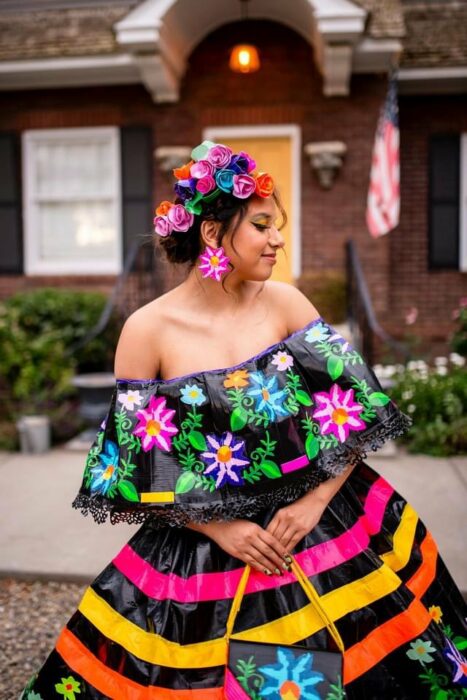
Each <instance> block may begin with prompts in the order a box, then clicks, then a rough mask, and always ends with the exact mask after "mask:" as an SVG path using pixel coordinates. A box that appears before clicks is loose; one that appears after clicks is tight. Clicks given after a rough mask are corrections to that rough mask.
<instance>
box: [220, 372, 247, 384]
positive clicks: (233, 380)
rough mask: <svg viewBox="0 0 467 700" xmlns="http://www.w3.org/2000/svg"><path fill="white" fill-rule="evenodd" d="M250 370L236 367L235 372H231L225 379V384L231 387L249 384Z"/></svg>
mask: <svg viewBox="0 0 467 700" xmlns="http://www.w3.org/2000/svg"><path fill="white" fill-rule="evenodd" d="M247 377H248V371H247V370H246V369H236V370H235V372H230V374H228V375H227V379H224V386H225V387H226V388H227V389H229V388H231V387H240V386H248V380H247Z"/></svg>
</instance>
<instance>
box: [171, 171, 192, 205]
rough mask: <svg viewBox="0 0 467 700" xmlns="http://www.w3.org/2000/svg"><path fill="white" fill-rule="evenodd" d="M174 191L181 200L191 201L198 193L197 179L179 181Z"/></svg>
mask: <svg viewBox="0 0 467 700" xmlns="http://www.w3.org/2000/svg"><path fill="white" fill-rule="evenodd" d="M174 190H175V192H176V193H177V195H178V196H179V197H180V198H181V199H183V200H186V199H191V198H192V197H193V195H194V194H195V192H196V180H195V178H194V177H190V178H189V179H188V180H179V181H178V182H177V183H176V185H175V187H174Z"/></svg>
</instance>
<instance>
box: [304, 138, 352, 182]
mask: <svg viewBox="0 0 467 700" xmlns="http://www.w3.org/2000/svg"><path fill="white" fill-rule="evenodd" d="M304 151H305V153H306V155H307V156H308V157H309V159H310V166H311V169H312V170H313V171H314V172H315V174H316V177H317V178H318V182H319V184H320V185H321V187H322V188H323V189H324V190H329V189H330V188H331V187H332V185H333V184H334V180H335V178H336V175H337V173H338V171H339V170H340V169H341V168H342V165H343V162H344V155H345V154H346V153H347V146H346V145H345V143H344V142H343V141H315V142H314V143H307V144H305V148H304Z"/></svg>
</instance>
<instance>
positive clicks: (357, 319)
mask: <svg viewBox="0 0 467 700" xmlns="http://www.w3.org/2000/svg"><path fill="white" fill-rule="evenodd" d="M345 245H346V280H347V319H348V323H349V326H350V331H351V333H352V338H353V342H354V345H355V347H356V348H358V350H359V351H360V352H361V354H362V355H363V356H364V357H365V360H366V361H367V362H368V363H369V364H370V365H371V364H374V362H375V348H374V339H375V336H377V337H378V338H379V339H380V340H381V341H382V342H383V343H384V344H385V345H386V346H388V348H390V349H391V350H392V351H393V353H394V355H395V356H396V357H399V358H402V360H403V361H404V362H407V361H408V360H410V359H411V353H410V350H409V348H408V347H407V346H406V345H405V344H404V343H401V342H400V341H398V340H396V339H395V338H393V337H392V336H391V335H390V334H389V333H387V332H386V331H385V330H384V328H382V327H381V326H380V324H379V323H378V320H377V318H376V314H375V311H374V308H373V304H372V301H371V295H370V292H369V289H368V285H367V283H366V279H365V275H364V273H363V269H362V265H361V262H360V258H359V257H358V253H357V249H356V246H355V243H354V242H353V241H352V240H348V241H346V244H345Z"/></svg>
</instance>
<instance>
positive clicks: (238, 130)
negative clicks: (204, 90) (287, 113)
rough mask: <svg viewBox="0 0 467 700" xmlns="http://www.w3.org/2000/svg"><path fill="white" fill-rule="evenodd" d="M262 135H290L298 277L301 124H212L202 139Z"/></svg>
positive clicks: (297, 271) (294, 265) (294, 270)
mask: <svg viewBox="0 0 467 700" xmlns="http://www.w3.org/2000/svg"><path fill="white" fill-rule="evenodd" d="M242 136H244V137H245V138H249V137H255V138H261V137H262V136H264V137H270V136H289V137H290V142H291V157H292V192H291V201H292V207H293V211H294V214H295V215H294V217H293V219H292V220H291V221H290V239H291V241H292V278H293V279H297V278H298V277H300V275H301V272H302V241H301V191H302V185H301V167H300V152H301V142H302V132H301V128H300V126H299V125H298V124H252V125H242V126H238V125H231V126H209V127H205V128H204V129H203V140H205V139H209V140H211V141H212V140H214V139H217V138H218V137H221V138H224V137H227V138H241V137H242Z"/></svg>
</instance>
